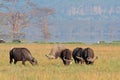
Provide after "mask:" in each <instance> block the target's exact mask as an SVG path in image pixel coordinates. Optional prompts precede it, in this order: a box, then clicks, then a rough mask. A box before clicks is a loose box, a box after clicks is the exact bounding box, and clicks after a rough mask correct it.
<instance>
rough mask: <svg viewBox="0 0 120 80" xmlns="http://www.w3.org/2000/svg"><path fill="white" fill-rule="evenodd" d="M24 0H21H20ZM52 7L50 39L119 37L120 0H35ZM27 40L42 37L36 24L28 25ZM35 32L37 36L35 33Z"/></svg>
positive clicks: (84, 40) (35, 39)
mask: <svg viewBox="0 0 120 80" xmlns="http://www.w3.org/2000/svg"><path fill="white" fill-rule="evenodd" d="M21 1H22V0H21ZM32 1H34V2H35V3H36V4H37V5H38V6H40V7H41V8H44V7H49V8H51V9H54V10H55V14H53V15H51V16H49V30H50V33H51V38H50V39H49V40H48V41H51V42H87V43H91V42H97V41H116V40H117V41H118V40H120V0H32ZM23 32H26V35H27V40H30V41H41V40H42V38H41V33H40V30H38V29H37V28H34V27H31V28H29V29H28V28H25V29H24V30H23ZM34 35H36V36H34Z"/></svg>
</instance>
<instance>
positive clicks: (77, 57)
mask: <svg viewBox="0 0 120 80" xmlns="http://www.w3.org/2000/svg"><path fill="white" fill-rule="evenodd" d="M82 52H83V49H82V48H80V47H77V48H75V49H74V50H73V52H72V56H73V59H74V61H75V63H76V64H78V63H81V64H83V63H84V59H83V58H82Z"/></svg>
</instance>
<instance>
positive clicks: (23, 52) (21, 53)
mask: <svg viewBox="0 0 120 80" xmlns="http://www.w3.org/2000/svg"><path fill="white" fill-rule="evenodd" d="M9 55H10V64H11V63H12V62H13V59H14V64H16V63H17V61H22V64H23V65H25V61H29V62H30V63H31V64H32V65H36V64H37V60H36V59H35V58H34V57H32V55H31V53H30V51H29V50H28V49H27V48H13V49H12V50H10V54H9Z"/></svg>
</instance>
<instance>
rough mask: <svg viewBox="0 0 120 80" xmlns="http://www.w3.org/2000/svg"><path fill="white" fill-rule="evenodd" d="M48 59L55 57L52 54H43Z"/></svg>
mask: <svg viewBox="0 0 120 80" xmlns="http://www.w3.org/2000/svg"><path fill="white" fill-rule="evenodd" d="M45 56H46V57H47V58H48V59H55V57H54V56H51V55H45Z"/></svg>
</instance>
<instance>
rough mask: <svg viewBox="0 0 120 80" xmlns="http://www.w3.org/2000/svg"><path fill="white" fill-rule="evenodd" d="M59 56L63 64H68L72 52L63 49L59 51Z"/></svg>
mask: <svg viewBox="0 0 120 80" xmlns="http://www.w3.org/2000/svg"><path fill="white" fill-rule="evenodd" d="M60 58H61V59H62V61H63V63H64V65H69V64H70V63H71V61H72V59H71V58H72V52H71V51H70V50H69V49H64V50H63V51H62V52H61V55H60Z"/></svg>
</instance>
